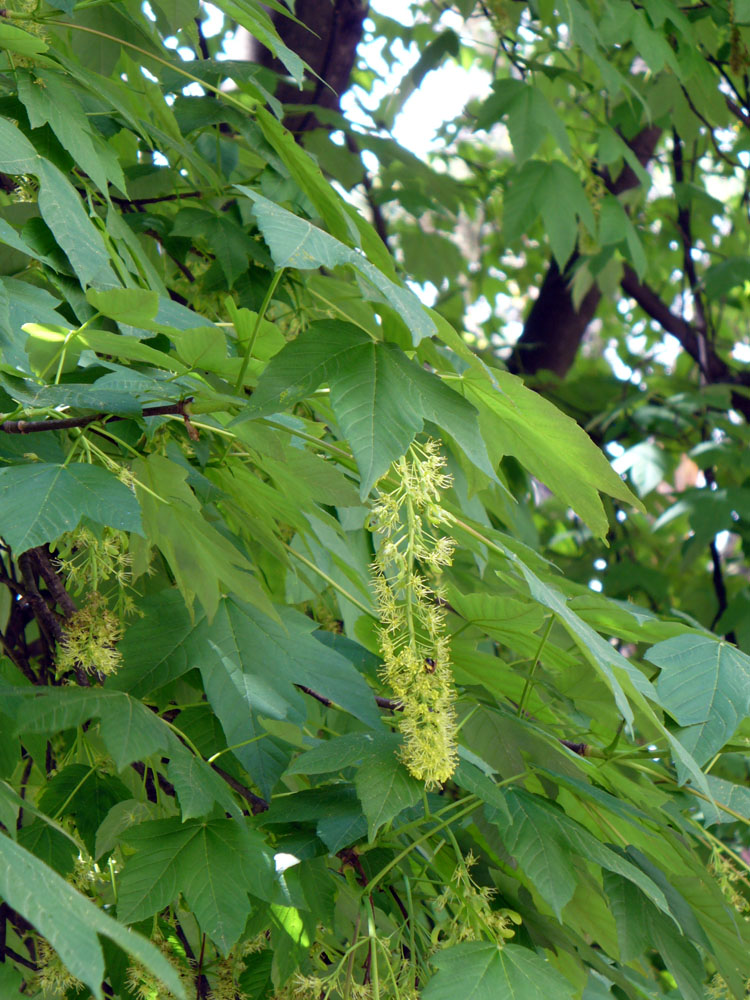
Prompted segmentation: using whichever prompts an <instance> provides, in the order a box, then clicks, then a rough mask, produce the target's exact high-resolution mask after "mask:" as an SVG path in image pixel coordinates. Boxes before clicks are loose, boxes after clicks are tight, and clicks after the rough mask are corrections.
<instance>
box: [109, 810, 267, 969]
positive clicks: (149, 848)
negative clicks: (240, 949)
mask: <svg viewBox="0 0 750 1000" xmlns="http://www.w3.org/2000/svg"><path fill="white" fill-rule="evenodd" d="M124 839H125V841H126V842H127V843H128V844H131V845H132V846H133V847H135V848H136V853H135V855H134V856H133V857H131V858H130V859H129V860H128V862H127V864H126V866H125V870H124V872H123V874H122V877H121V880H120V891H119V900H118V915H119V917H120V919H121V920H124V921H125V922H126V923H134V922H136V921H138V920H142V919H144V918H145V917H150V916H151V915H152V914H154V913H157V912H158V911H159V910H161V909H163V908H164V907H165V906H167V905H168V904H169V903H171V902H173V901H174V900H176V899H177V896H178V894H182V895H183V896H184V897H185V900H186V902H187V904H188V906H190V908H191V909H192V911H193V913H194V914H195V917H196V919H197V920H198V923H199V924H200V927H201V929H202V930H203V931H204V932H205V933H206V934H208V935H209V936H210V938H211V939H212V941H213V942H214V943H215V944H216V946H217V947H218V948H219V949H220V950H221V951H222V952H223V953H224V954H226V953H227V952H228V951H229V949H230V948H231V947H232V945H233V944H234V943H235V942H236V941H237V939H238V938H239V936H240V934H241V933H242V931H243V929H244V927H245V922H246V920H247V918H248V916H249V914H250V900H249V899H248V892H253V894H255V895H259V894H265V892H267V889H266V890H265V891H264V892H263V893H261V892H260V891H259V890H261V889H262V887H263V886H264V885H270V879H271V873H272V871H273V859H272V857H271V855H270V853H269V851H268V849H267V847H266V845H265V843H264V841H263V838H262V837H261V836H260V835H259V834H257V833H255V832H254V831H252V830H249V829H248V828H247V827H246V826H245V825H244V824H242V823H238V822H235V821H234V820H224V819H221V820H211V821H209V822H206V821H201V822H199V821H194V820H187V821H186V822H184V823H181V822H180V820H178V819H165V820H154V821H152V822H148V823H142V824H141V825H140V826H137V827H133V828H131V829H130V830H128V831H126V833H125V834H124Z"/></svg>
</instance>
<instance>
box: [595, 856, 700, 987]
mask: <svg viewBox="0 0 750 1000" xmlns="http://www.w3.org/2000/svg"><path fill="white" fill-rule="evenodd" d="M604 887H605V891H606V893H607V896H608V898H609V901H610V905H611V907H612V912H613V915H614V917H615V920H616V923H617V940H618V944H619V947H620V957H621V959H622V960H623V961H624V962H630V961H632V960H633V959H634V958H638V957H639V956H640V955H642V954H643V953H644V952H646V951H648V950H650V949H652V948H655V949H656V950H657V951H658V952H659V954H660V955H661V957H662V959H663V960H664V962H665V964H666V966H667V968H668V969H669V971H670V972H671V973H672V975H673V976H674V977H675V979H676V980H677V984H678V986H679V988H680V995H681V996H683V997H685V998H686V1000H704V997H705V994H704V991H703V980H704V979H705V969H704V967H703V959H702V958H701V956H700V954H699V952H698V950H697V949H696V947H695V945H694V944H692V943H691V941H689V940H688V938H687V937H686V935H685V933H684V932H683V931H682V930H681V929H680V928H679V927H678V926H677V925H676V923H675V921H674V920H671V919H670V918H669V917H667V916H665V915H664V914H663V913H660V912H659V911H658V910H657V909H656V907H655V906H653V904H652V903H650V902H649V901H648V899H646V898H645V896H644V895H643V894H642V893H641V892H640V890H638V889H637V888H636V887H635V886H634V885H632V883H629V882H627V881H626V880H624V879H622V878H619V877H618V876H616V875H612V874H611V873H608V872H605V874H604Z"/></svg>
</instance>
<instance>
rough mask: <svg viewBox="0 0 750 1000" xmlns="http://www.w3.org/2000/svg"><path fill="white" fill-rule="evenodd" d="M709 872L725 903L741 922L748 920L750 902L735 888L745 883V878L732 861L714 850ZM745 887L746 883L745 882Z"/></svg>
mask: <svg viewBox="0 0 750 1000" xmlns="http://www.w3.org/2000/svg"><path fill="white" fill-rule="evenodd" d="M709 870H710V871H711V872H712V873H713V875H714V877H715V879H716V882H717V884H718V886H719V888H720V889H721V891H722V894H723V896H724V898H725V899H726V901H727V902H728V903H729V905H730V906H731V907H733V909H734V910H735V911H736V912H737V913H739V914H740V916H741V917H742V918H743V920H750V900H749V899H748V898H747V896H745V895H744V894H743V893H742V892H740V891H739V890H738V888H737V885H736V883H737V882H745V877H744V875H743V873H742V872H741V871H740V869H739V867H737V865H736V863H735V862H734V860H733V859H732V858H731V857H730V856H728V855H726V854H723V853H721V852H720V851H718V850H714V851H713V853H712V856H711V864H710V866H709ZM745 884H746V885H747V883H746V882H745Z"/></svg>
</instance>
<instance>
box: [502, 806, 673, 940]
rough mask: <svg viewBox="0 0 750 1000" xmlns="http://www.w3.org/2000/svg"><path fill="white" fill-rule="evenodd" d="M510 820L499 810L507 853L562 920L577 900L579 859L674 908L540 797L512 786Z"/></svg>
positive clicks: (665, 909) (625, 863)
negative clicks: (571, 904) (577, 863)
mask: <svg viewBox="0 0 750 1000" xmlns="http://www.w3.org/2000/svg"><path fill="white" fill-rule="evenodd" d="M505 801H506V805H507V809H508V811H507V816H509V817H510V819H507V818H506V816H505V815H504V814H503V813H502V812H500V811H496V812H495V813H494V814H493V822H494V823H495V825H496V826H497V827H498V828H499V829H500V831H501V833H502V835H503V841H504V843H505V845H506V846H507V849H508V851H509V852H510V853H511V854H513V856H514V857H515V858H516V860H517V861H518V864H519V866H520V867H521V869H522V870H523V871H524V873H525V874H526V875H527V876H528V878H529V879H530V880H531V882H532V883H533V884H534V885H535V886H536V888H537V890H538V891H539V893H540V895H541V896H542V897H543V898H544V899H545V900H546V902H548V903H549V905H550V906H551V907H552V909H553V910H554V912H555V914H556V915H557V918H558V920H560V921H562V919H563V909H564V907H565V905H566V903H568V902H570V900H571V899H572V898H573V893H574V891H575V887H576V884H577V882H578V878H577V875H576V866H575V864H574V861H573V857H574V856H575V855H579V856H580V857H582V858H585V859H586V860H587V861H593V862H594V863H595V864H598V865H601V867H602V868H604V869H605V870H606V871H611V872H616V873H617V874H619V875H622V876H623V877H624V878H626V879H628V880H629V881H630V882H632V883H633V884H634V885H637V886H638V887H639V888H640V889H642V890H643V892H644V893H645V894H646V896H647V897H648V898H649V900H651V902H653V903H654V904H655V905H656V906H657V907H658V908H659V909H660V910H661V911H662V912H664V913H669V905H668V903H667V900H666V898H665V896H664V893H663V892H662V891H661V889H660V888H659V887H658V886H657V885H656V884H655V882H654V881H653V880H652V879H650V878H649V877H648V875H646V874H645V873H644V872H643V871H641V869H640V868H638V867H636V865H634V864H631V862H629V861H627V860H625V858H623V857H621V856H620V854H618V853H616V852H615V851H613V850H611V849H610V848H609V847H607V846H606V845H605V844H603V843H602V842H601V841H599V840H597V839H596V838H595V837H594V836H593V835H592V834H591V833H589V831H588V830H587V829H586V828H585V827H583V826H581V825H580V824H579V823H576V822H575V820H573V819H571V817H569V816H567V815H566V814H565V813H564V812H562V810H560V809H556V808H555V807H554V806H553V805H552V804H551V803H549V802H547V801H546V800H545V799H543V798H541V797H540V796H538V795H530V794H529V793H528V792H525V791H523V790H521V789H516V788H511V789H508V791H507V792H506V794H505Z"/></svg>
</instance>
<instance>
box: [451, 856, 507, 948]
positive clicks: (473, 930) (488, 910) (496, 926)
mask: <svg viewBox="0 0 750 1000" xmlns="http://www.w3.org/2000/svg"><path fill="white" fill-rule="evenodd" d="M475 863H476V862H475V858H474V857H473V855H472V854H471V852H470V853H469V854H468V855H467V856H466V858H464V861H463V864H460V865H457V866H456V869H455V871H454V873H453V878H452V880H451V884H450V885H447V886H446V887H445V889H444V890H443V892H442V893H441V894H440V895H439V896H438V897H437V899H436V900H435V909H436V910H437V911H438V912H441V911H443V910H447V909H448V907H450V909H451V911H452V916H451V918H450V919H449V920H448V921H447V922H446V923H444V924H437V925H436V926H435V929H434V931H433V936H432V939H433V944H434V945H435V946H436V947H439V948H440V949H443V948H449V947H452V946H453V945H455V944H458V943H459V942H461V941H484V940H487V938H488V937H490V938H492V939H493V940H494V941H495V942H496V943H497V944H498V945H502V944H503V942H504V941H506V940H507V939H508V938H512V937H513V935H514V934H515V927H516V926H517V925H518V924H520V923H521V918H520V916H519V915H518V914H517V913H516V912H515V911H514V910H507V909H503V910H497V909H493V908H492V906H491V901H492V897H493V896H494V895H495V889H493V888H492V887H491V886H483V885H479V884H478V883H476V882H475V881H474V879H473V878H472V877H471V868H472V866H473V865H474V864H475Z"/></svg>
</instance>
